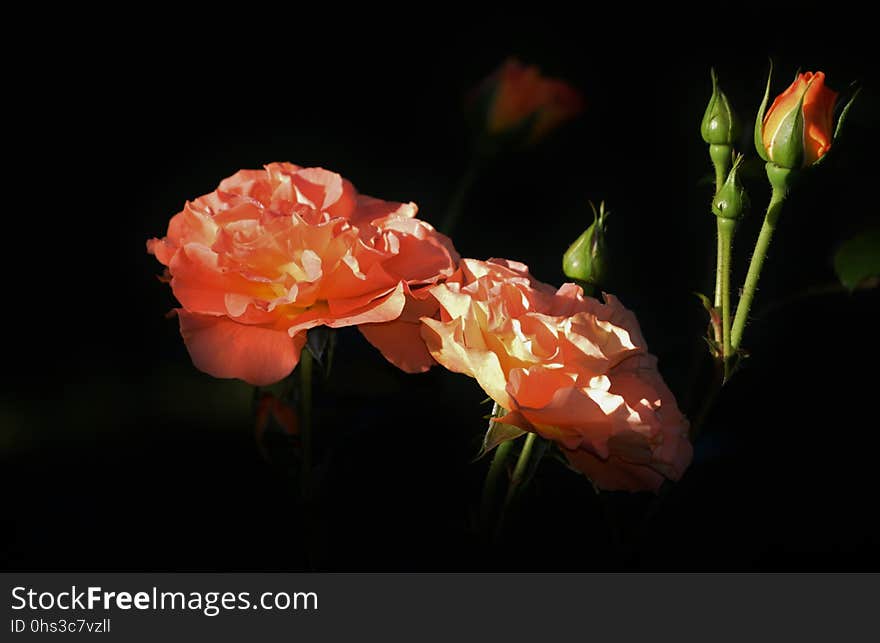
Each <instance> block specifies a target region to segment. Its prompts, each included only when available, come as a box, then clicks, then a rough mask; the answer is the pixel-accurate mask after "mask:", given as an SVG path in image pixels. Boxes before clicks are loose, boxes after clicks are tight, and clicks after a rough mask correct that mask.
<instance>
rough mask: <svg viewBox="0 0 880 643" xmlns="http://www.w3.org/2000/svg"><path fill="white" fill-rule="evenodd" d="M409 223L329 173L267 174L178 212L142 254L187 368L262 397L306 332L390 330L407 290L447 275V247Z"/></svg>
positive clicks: (252, 174) (287, 367)
mask: <svg viewBox="0 0 880 643" xmlns="http://www.w3.org/2000/svg"><path fill="white" fill-rule="evenodd" d="M415 215H416V206H415V204H413V203H408V204H403V203H391V202H387V201H382V200H379V199H374V198H371V197H368V196H362V195H359V194H358V193H357V192H356V191H355V189H354V187H353V186H352V184H351V183H350V182H348V181H347V180H345V179H343V178H342V177H341V176H339V175H338V174H335V173H333V172H329V171H327V170H324V169H321V168H301V167H298V166H296V165H292V164H290V163H272V164H270V165H267V166H266V167H265V169H264V170H242V171H240V172H238V173H237V174H235V175H233V176H231V177H230V178H228V179H225V180H224V181H222V182H221V183H220V186H219V187H218V189H217V190H216V191H215V192H212V193H211V194H208V195H205V196H202V197H200V198H198V199H196V200H195V201H193V202H188V203H187V204H186V205H185V206H184V208H183V211H182V212H180V213H179V214H177V215H175V216H174V217H173V218H172V219H171V222H170V223H169V225H168V234H167V236H166V237H165V238H164V239H152V240H150V241H148V242H147V249H148V251H149V252H151V253H152V254H154V255H155V256H156V258H157V259H158V260H159V261H160V262H161V263H162V264H164V265H165V266H167V272H168V275H169V277H170V283H171V288H172V290H173V291H174V295H175V297H177V299H178V301H179V302H180V304H181V308H179V309H177V315H178V317H179V319H180V332H181V334H182V335H183V339H184V341H185V342H186V346H187V349H188V350H189V353H190V355H191V357H192V359H193V363H194V364H195V365H196V367H198V368H199V369H201V370H203V371H205V372H206V373H209V374H211V375H214V376H215V377H236V378H239V379H242V380H245V381H246V382H249V383H251V384H256V385H266V384H270V383H272V382H276V381H278V380H280V379H282V378H284V377H285V376H287V375H288V374H289V373H290V372H291V371H292V370H293V369H294V367H295V366H296V364H297V363H298V361H299V356H300V351H301V350H302V348H303V345H304V344H305V341H306V331H307V330H308V329H309V328H312V327H314V326H319V325H327V326H331V327H333V328H338V327H341V326H352V325H358V324H368V323H375V322H388V321H391V320H394V319H397V318H398V317H399V316H400V315H401V312H402V311H403V310H404V307H405V305H406V302H407V299H408V297H410V293H411V291H412V289H415V290H416V291H418V288H419V287H422V286H425V285H429V284H434V283H436V282H437V281H438V280H440V279H442V278H444V277H447V276H449V275H451V274H452V273H453V272H454V270H455V265H456V262H457V260H458V255H457V254H456V252H455V249H454V248H453V247H452V243H451V241H450V240H449V239H448V238H447V237H445V236H443V235H441V234H439V233H438V232H436V231H435V230H434V229H433V228H432V227H431V226H430V225H429V224H427V223H425V222H424V221H420V220H419V219H416V218H415ZM367 336H368V339H370V335H369V334H368V335H367ZM383 339H384V338H378V339H377V338H372V339H371V341H374V343H376V344H379V347H380V349H381V344H382V340H383Z"/></svg>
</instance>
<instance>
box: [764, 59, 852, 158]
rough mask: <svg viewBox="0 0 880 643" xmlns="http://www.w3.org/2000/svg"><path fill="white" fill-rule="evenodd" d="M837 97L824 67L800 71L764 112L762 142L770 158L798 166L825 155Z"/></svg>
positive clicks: (829, 145)
mask: <svg viewBox="0 0 880 643" xmlns="http://www.w3.org/2000/svg"><path fill="white" fill-rule="evenodd" d="M836 101H837V92H835V91H833V90H831V89H829V88H828V87H826V86H825V74H823V73H822V72H821V71H819V72H816V73H815V74H814V73H812V72H806V73H804V74H798V77H797V78H795V80H794V82H793V83H792V84H791V85H790V86H789V88H788V89H786V90H785V91H784V92H782V93H781V94H780V95H779V96H777V97H776V100H774V101H773V104H772V105H770V109H768V110H767V113H766V114H765V115H764V120H763V123H762V127H761V132H760V143H759V144H760V145H763V148H764V149H763V152H764V153H765V154H766V157H767V158H766V160H768V161H773V162H774V163H776V164H777V165H779V166H781V167H787V168H792V169H796V168H801V167H807V166H810V165H812V164H813V163H815V162H816V161H818V160H819V159H820V158H822V157H823V156H824V155H825V153H826V152H828V150H829V149H830V148H831V142H832V139H833V135H834V104H835V102H836ZM798 112H800V116H801V123H800V125H799V126H798V124H797V122H796V116H798ZM759 151H761V150H759Z"/></svg>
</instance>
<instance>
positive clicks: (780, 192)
mask: <svg viewBox="0 0 880 643" xmlns="http://www.w3.org/2000/svg"><path fill="white" fill-rule="evenodd" d="M768 174H769V172H768ZM787 193H788V190H787V188H786V187H785V186H782V185H777V184H774V185H773V194H772V195H771V197H770V203H769V205H768V206H767V214H766V215H765V216H764V223H763V225H762V226H761V233H760V234H759V235H758V242H757V243H756V244H755V252H754V254H752V261H751V263H749V272H748V274H747V275H746V283H745V285H744V286H743V293H742V297H741V298H740V300H739V305H738V306H737V308H736V316H735V317H734V320H733V330H732V331H731V336H730V344H731V348H732V350H734V351H736V350H737V349H739V346H740V341H741V340H742V336H743V331H744V330H745V327H746V322H747V321H748V319H749V310H750V309H751V307H752V301H753V300H754V298H755V290H756V289H757V287H758V279H759V278H760V277H761V269H762V268H763V267H764V259H765V258H766V257H767V249H768V248H769V247H770V241H771V240H772V239H773V233H774V232H775V230H776V223H777V222H778V221H779V215H780V213H781V212H782V204H783V202H784V201H785V196H786V194H787Z"/></svg>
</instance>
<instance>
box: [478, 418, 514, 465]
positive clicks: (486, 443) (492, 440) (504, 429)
mask: <svg viewBox="0 0 880 643" xmlns="http://www.w3.org/2000/svg"><path fill="white" fill-rule="evenodd" d="M523 433H525V431H523V430H522V429H520V428H519V427H516V426H512V425H510V424H504V423H503V422H491V421H490V423H489V429H488V430H487V431H486V435H485V436H483V444H482V445H481V446H480V452H479V453H478V454H477V457H475V458H474V461H475V462H476V461H477V460H479V459H480V458H482V457H483V456H484V455H486V454H487V453H489V452H490V451H491V450H492V449H494V448H495V447H497V446H498V445H499V444H502V443H503V442H507V441H509V440H516V439H517V438H518V437H519V436H521V435H522V434H523Z"/></svg>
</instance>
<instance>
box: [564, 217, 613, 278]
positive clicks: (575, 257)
mask: <svg viewBox="0 0 880 643" xmlns="http://www.w3.org/2000/svg"><path fill="white" fill-rule="evenodd" d="M590 205H591V206H592V208H593V223H592V225H590V227H589V228H587V229H586V230H584V232H583V233H582V234H581V235H580V236H579V237H578V238H577V239H575V241H574V243H572V244H571V245H570V246H569V247H568V250H566V251H565V254H564V255H562V270H563V271H564V272H565V276H566V277H568V278H569V279H574V280H576V281H580V282H584V283H586V284H589V285H593V286H597V285H601V284H602V283H603V282H604V280H605V279H606V277H607V274H606V273H607V260H608V251H607V249H606V247H605V218H606V217H607V216H608V214H609V213H608V212H606V211H605V203H604V201H603V202H602V203H601V204H600V205H599V211H598V212H597V211H596V207H595V206H593V204H592V203H591V204H590Z"/></svg>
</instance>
